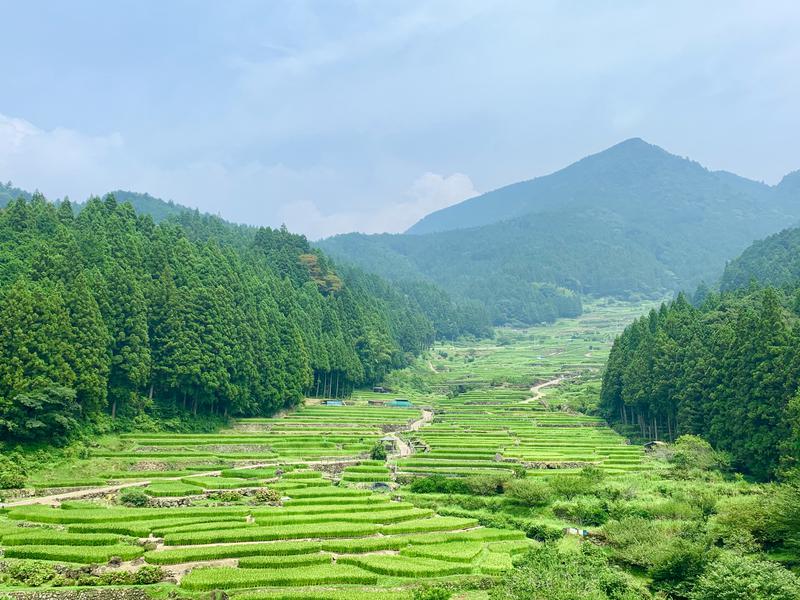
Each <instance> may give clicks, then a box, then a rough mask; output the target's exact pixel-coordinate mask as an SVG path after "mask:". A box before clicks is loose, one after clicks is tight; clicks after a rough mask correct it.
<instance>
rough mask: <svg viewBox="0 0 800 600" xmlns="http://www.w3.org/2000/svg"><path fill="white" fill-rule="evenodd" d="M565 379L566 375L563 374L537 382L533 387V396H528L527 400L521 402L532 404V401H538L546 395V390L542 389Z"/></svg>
mask: <svg viewBox="0 0 800 600" xmlns="http://www.w3.org/2000/svg"><path fill="white" fill-rule="evenodd" d="M565 379H566V377H565V376H564V375H561V376H559V377H556V378H555V379H550V380H548V381H544V382H542V383H537V384H536V385H534V386H533V387H531V393H532V394H533V396H531V397H530V398H526V399H525V400H523V401H522V402H520V404H531V403H532V402H537V401H538V400H540V399H541V398H542V397H543V396H544V392H543V391H542V389H544V388H546V387H550V386H553V385H558V384H560V383H561V382H562V381H564V380H565Z"/></svg>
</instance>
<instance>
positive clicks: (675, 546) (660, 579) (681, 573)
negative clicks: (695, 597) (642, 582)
mask: <svg viewBox="0 0 800 600" xmlns="http://www.w3.org/2000/svg"><path fill="white" fill-rule="evenodd" d="M712 557H713V555H712V554H710V553H709V548H708V547H707V546H706V545H705V544H699V543H696V542H691V541H688V540H683V539H678V540H675V542H674V543H672V544H671V545H670V546H669V547H668V548H667V549H666V550H664V551H663V552H661V553H659V555H658V557H657V558H656V559H655V563H654V564H653V566H652V567H651V568H650V571H649V575H650V577H651V578H652V580H653V587H654V588H656V589H657V590H661V591H663V592H666V593H667V594H669V595H670V596H675V597H678V598H686V597H687V596H688V594H689V591H690V590H691V589H692V588H693V587H694V585H695V583H696V581H697V579H698V578H699V577H700V576H701V575H702V574H703V571H704V570H705V568H706V565H708V562H709V561H710V560H711V558H712Z"/></svg>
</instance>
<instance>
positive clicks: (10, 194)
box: [0, 181, 31, 208]
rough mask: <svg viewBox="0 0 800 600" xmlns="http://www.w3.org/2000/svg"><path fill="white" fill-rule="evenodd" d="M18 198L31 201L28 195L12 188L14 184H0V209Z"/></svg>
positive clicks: (23, 191)
mask: <svg viewBox="0 0 800 600" xmlns="http://www.w3.org/2000/svg"><path fill="white" fill-rule="evenodd" d="M20 197H22V198H26V199H27V200H30V199H31V195H30V193H28V192H26V191H25V190H21V189H19V188H16V187H14V184H12V183H11V182H10V181H9V182H7V183H0V208H3V207H4V206H6V205H7V204H8V203H9V202H11V201H12V200H16V199H17V198H20Z"/></svg>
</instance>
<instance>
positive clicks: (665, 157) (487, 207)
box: [406, 137, 709, 234]
mask: <svg viewBox="0 0 800 600" xmlns="http://www.w3.org/2000/svg"><path fill="white" fill-rule="evenodd" d="M708 173H709V172H708V171H707V170H706V169H705V168H704V167H702V166H701V165H700V164H698V163H696V162H694V161H691V160H689V159H687V158H682V157H680V156H677V155H675V154H671V153H670V152H667V151H666V150H664V149H663V148H661V147H660V146H656V145H655V144H651V143H649V142H647V141H645V140H643V139H642V138H640V137H633V138H629V139H626V140H623V141H621V142H619V143H618V144H615V145H613V146H611V147H609V148H606V149H605V150H602V151H600V152H597V153H595V154H591V155H589V156H586V157H584V158H582V159H580V160H578V161H577V162H574V163H572V164H570V165H568V166H567V167H565V168H563V169H560V170H558V171H555V172H554V173H550V174H549V175H543V176H541V177H537V178H535V179H530V180H528V181H522V182H519V183H514V184H511V185H507V186H504V187H501V188H498V189H496V190H493V191H491V192H487V193H485V194H481V195H480V196H475V197H473V198H470V199H468V200H465V201H463V202H460V203H458V204H455V205H453V206H449V207H447V208H443V209H441V210H438V211H436V212H433V213H431V214H429V215H427V216H426V217H424V218H423V219H421V220H420V221H418V222H417V223H415V224H414V225H413V226H412V227H411V228H409V229H408V231H407V232H406V233H412V234H424V233H434V232H439V231H449V230H454V229H466V228H470V227H480V226H482V225H489V224H491V223H497V222H500V221H506V220H509V219H514V218H517V217H521V216H523V215H531V214H537V213H542V212H547V211H551V210H553V209H561V208H563V206H564V205H565V203H576V202H577V203H580V204H587V203H591V202H592V198H591V196H592V195H594V192H595V191H604V192H606V193H608V192H609V190H611V189H618V190H619V192H620V193H619V194H618V197H620V198H621V197H622V196H624V195H626V194H629V193H630V190H631V189H635V188H642V187H649V188H653V187H654V186H656V182H657V181H662V182H663V181H679V180H686V181H687V183H688V185H692V183H696V181H692V180H693V179H695V178H698V177H704V176H707V175H708Z"/></svg>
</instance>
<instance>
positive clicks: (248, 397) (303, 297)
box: [0, 194, 435, 441]
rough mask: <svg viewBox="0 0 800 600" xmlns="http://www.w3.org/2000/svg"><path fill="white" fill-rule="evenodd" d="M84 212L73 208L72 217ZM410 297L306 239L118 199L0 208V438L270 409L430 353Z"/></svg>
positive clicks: (339, 389)
mask: <svg viewBox="0 0 800 600" xmlns="http://www.w3.org/2000/svg"><path fill="white" fill-rule="evenodd" d="M78 209H79V210H78ZM434 336H435V330H434V327H433V325H432V323H431V321H430V320H429V319H428V318H427V317H426V316H425V315H424V314H423V312H422V311H421V309H420V307H419V305H418V304H417V303H416V302H415V301H414V300H413V299H411V298H409V296H408V295H406V294H404V293H401V292H400V291H399V290H398V289H396V288H395V287H393V286H391V285H390V284H388V283H386V282H384V281H382V280H380V279H378V278H377V277H374V276H368V275H364V274H363V273H360V272H357V271H348V272H347V273H346V274H342V273H338V272H337V271H335V270H334V268H333V266H332V265H331V264H330V262H329V261H328V260H327V258H326V257H325V256H324V255H322V254H321V253H320V252H319V251H317V250H313V249H312V248H311V247H310V246H309V244H308V242H307V240H306V239H305V238H304V237H303V236H299V235H294V234H291V233H289V232H287V231H286V230H285V228H281V229H277V230H273V229H268V228H261V229H256V228H251V227H244V226H235V225H231V224H229V223H226V222H224V221H222V220H221V219H218V218H216V217H210V216H207V215H200V214H198V213H191V212H187V213H184V214H182V215H181V216H180V217H179V218H175V219H173V220H172V221H165V222H163V223H160V224H155V223H154V221H153V220H152V219H151V218H150V217H149V216H147V215H137V214H136V212H135V211H134V210H133V208H132V207H131V205H129V204H120V203H118V202H117V201H116V200H115V199H114V197H113V196H107V197H106V198H104V199H99V198H94V199H90V200H89V201H88V202H87V203H86V204H85V205H81V206H79V207H73V206H71V205H70V203H69V202H68V201H66V202H62V203H59V204H52V203H50V202H47V201H46V200H45V199H44V198H43V197H42V196H41V195H38V194H37V195H34V197H33V198H32V199H30V200H25V199H23V198H20V199H17V200H14V201H12V202H11V203H10V204H9V205H8V206H7V207H6V208H5V209H3V210H0V436H2V437H3V438H6V439H17V440H20V441H35V440H48V441H55V440H57V439H59V438H64V437H67V436H68V435H69V434H70V433H71V432H72V431H73V430H75V429H76V428H78V427H80V426H81V425H82V424H85V423H91V422H94V421H101V420H103V419H110V418H115V419H116V420H117V421H119V419H120V418H127V419H132V418H135V417H136V415H140V414H142V413H144V412H146V411H147V410H148V409H149V408H151V407H154V408H156V409H159V407H161V408H164V407H167V408H169V409H170V410H175V411H180V410H181V409H185V410H186V411H192V412H194V413H203V414H216V415H249V416H253V415H270V414H273V413H274V412H276V411H278V410H281V409H283V408H287V407H291V406H294V405H296V404H297V403H298V402H299V401H300V399H301V398H302V397H303V395H304V394H307V393H314V394H319V395H321V396H322V395H324V396H336V395H338V396H343V395H345V394H347V393H348V392H349V391H350V390H351V389H352V388H353V387H354V386H356V385H363V384H369V383H371V382H374V381H378V380H380V379H381V378H382V377H383V375H384V374H385V373H386V372H387V371H388V370H390V369H393V368H398V367H402V366H404V365H405V364H406V363H407V362H408V361H409V360H410V358H411V357H413V356H414V355H416V354H418V353H419V352H421V351H422V350H423V349H425V348H426V347H428V346H429V345H430V344H431V342H432V341H433V339H434Z"/></svg>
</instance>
